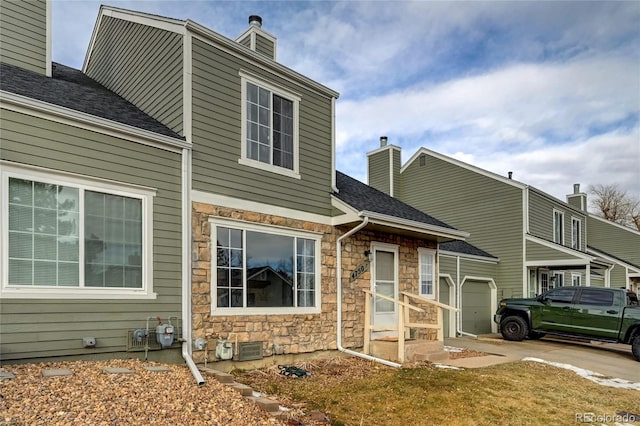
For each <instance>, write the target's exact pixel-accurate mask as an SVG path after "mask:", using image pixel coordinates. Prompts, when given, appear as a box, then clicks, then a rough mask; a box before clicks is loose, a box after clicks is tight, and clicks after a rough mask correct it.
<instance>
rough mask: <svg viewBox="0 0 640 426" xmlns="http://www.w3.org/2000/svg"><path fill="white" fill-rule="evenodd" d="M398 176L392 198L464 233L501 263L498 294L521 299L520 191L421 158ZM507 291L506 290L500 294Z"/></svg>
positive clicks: (437, 160)
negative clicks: (502, 289)
mask: <svg viewBox="0 0 640 426" xmlns="http://www.w3.org/2000/svg"><path fill="white" fill-rule="evenodd" d="M425 157H426V158H425V165H424V166H420V161H413V162H412V163H411V164H409V165H408V166H406V169H404V170H403V172H402V174H401V178H400V182H399V186H398V194H397V195H396V197H397V198H399V199H400V200H402V201H404V202H406V203H408V204H410V205H412V206H414V207H416V208H418V209H420V210H422V211H424V212H426V213H428V214H430V215H432V216H434V217H436V218H438V219H440V220H443V221H444V222H446V223H447V224H449V225H451V226H454V227H455V228H457V229H460V230H463V231H466V232H469V233H470V234H471V236H470V237H469V238H468V239H467V241H468V242H469V243H471V244H473V245H475V246H476V247H478V248H480V249H482V250H484V251H486V252H488V253H490V254H491V255H493V256H496V257H498V258H500V263H499V266H498V267H497V269H496V275H494V277H495V278H494V279H495V281H496V285H497V286H498V288H504V289H509V290H508V291H512V292H513V294H514V295H516V296H520V295H521V294H522V288H523V282H522V280H523V278H522V274H523V272H522V271H523V252H522V250H523V248H522V247H523V238H524V230H523V229H524V228H523V222H522V216H523V214H522V209H523V206H522V190H521V189H520V188H517V187H514V186H511V185H509V184H507V183H504V182H501V181H499V180H497V179H493V178H491V177H488V176H484V175H481V174H479V173H477V172H475V171H473V170H469V169H467V168H464V167H461V166H459V165H457V164H453V163H450V162H448V161H444V160H441V159H439V158H436V157H433V156H430V155H426V154H425ZM505 291H507V290H505Z"/></svg>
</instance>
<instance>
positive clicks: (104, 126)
mask: <svg viewBox="0 0 640 426" xmlns="http://www.w3.org/2000/svg"><path fill="white" fill-rule="evenodd" d="M0 102H1V103H2V108H3V109H7V110H10V111H15V112H19V113H22V114H28V115H31V116H35V117H40V118H44V119H46V120H51V121H55V122H58V123H62V124H67V125H70V126H74V127H79V128H83V129H86V130H90V131H94V132H98V133H102V134H105V135H109V136H114V137H117V138H122V139H126V140H129V141H132V142H137V143H140V144H143V145H149V146H153V147H155V148H160V149H164V150H167V151H172V152H181V150H182V149H191V144H189V143H187V142H185V141H183V140H181V139H177V138H172V137H170V136H165V135H161V134H158V133H154V132H151V131H149V130H143V129H140V128H138V127H134V126H129V125H127V124H123V123H119V122H117V121H113V120H108V119H106V118H102V117H97V116H95V115H91V114H87V113H84V112H80V111H76V110H73V109H70V108H66V107H63V106H59V105H54V104H50V103H48V102H43V101H39V100H37V99H33V98H29V97H26V96H22V95H17V94H15V93H11V92H6V91H4V90H0Z"/></svg>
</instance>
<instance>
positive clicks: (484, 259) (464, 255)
mask: <svg viewBox="0 0 640 426" xmlns="http://www.w3.org/2000/svg"><path fill="white" fill-rule="evenodd" d="M439 252H440V255H441V256H447V257H461V258H464V259H468V260H474V261H478V262H484V263H493V264H496V263H499V262H500V259H499V258H497V257H483V256H477V255H474V254H467V253H459V252H457V251H449V250H440V249H439Z"/></svg>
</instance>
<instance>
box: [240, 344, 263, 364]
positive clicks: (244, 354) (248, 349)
mask: <svg viewBox="0 0 640 426" xmlns="http://www.w3.org/2000/svg"><path fill="white" fill-rule="evenodd" d="M262 358H263V355H262V342H243V343H238V361H250V360H253V359H262Z"/></svg>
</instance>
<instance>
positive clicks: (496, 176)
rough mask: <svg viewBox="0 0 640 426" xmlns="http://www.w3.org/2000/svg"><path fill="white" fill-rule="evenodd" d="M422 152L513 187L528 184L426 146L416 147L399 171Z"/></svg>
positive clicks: (523, 187)
mask: <svg viewBox="0 0 640 426" xmlns="http://www.w3.org/2000/svg"><path fill="white" fill-rule="evenodd" d="M422 154H425V155H430V156H432V157H435V158H437V159H439V160H442V161H446V162H448V163H451V164H454V165H456V166H458V167H462V168H463V169H466V170H469V171H472V172H474V173H478V174H480V175H482V176H486V177H488V178H491V179H494V180H497V181H499V182H502V183H505V184H507V185H511V186H514V187H516V188H518V189H522V190H524V189H526V188H527V186H528V185H525V184H523V183H520V182H518V181H515V180H513V179H509V178H506V177H503V176H500V175H499V174H497V173H493V172H490V171H488V170H485V169H482V168H480V167H478V166H474V165H471V164H468V163H465V162H463V161H460V160H456V159H455V158H452V157H449V156H446V155H444V154H440V153H437V152H435V151H431V150H430V149H427V148H424V147H423V148H420V149H418V151H416V153H415V154H413V155H412V156H411V158H409V160H408V161H407V162H406V163H405V165H404V166H402V167H401V168H400V173H402V172H404V171H405V170H406V169H407V167H409V165H411V163H413V162H414V161H415V160H416V159H418V157H420V155H422Z"/></svg>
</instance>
